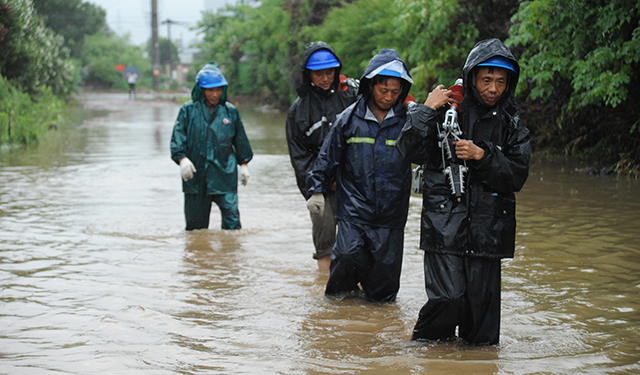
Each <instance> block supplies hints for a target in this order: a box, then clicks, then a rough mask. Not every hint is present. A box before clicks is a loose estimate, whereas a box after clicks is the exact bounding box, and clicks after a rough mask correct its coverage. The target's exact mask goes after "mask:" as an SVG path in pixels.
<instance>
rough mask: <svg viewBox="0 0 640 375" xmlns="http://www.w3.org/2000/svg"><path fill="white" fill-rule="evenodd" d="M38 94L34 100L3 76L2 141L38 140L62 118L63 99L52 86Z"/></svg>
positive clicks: (26, 142)
mask: <svg viewBox="0 0 640 375" xmlns="http://www.w3.org/2000/svg"><path fill="white" fill-rule="evenodd" d="M37 97H38V98H39V99H38V101H33V100H32V99H31V96H29V95H28V94H26V93H23V92H20V91H19V90H17V89H16V88H15V87H13V86H12V85H11V84H10V83H9V82H8V81H7V80H6V79H5V78H4V77H2V76H0V144H3V145H6V144H12V145H30V144H34V143H37V142H38V140H39V139H40V137H42V136H43V135H44V134H45V133H46V132H47V129H48V128H49V127H50V126H53V125H55V124H56V122H58V121H59V119H60V115H61V113H62V110H63V107H64V102H63V101H62V100H61V99H60V98H58V97H57V96H55V95H54V94H53V93H52V91H51V88H49V87H44V88H41V89H40V92H38V95H37Z"/></svg>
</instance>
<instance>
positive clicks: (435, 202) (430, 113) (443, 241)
mask: <svg viewBox="0 0 640 375" xmlns="http://www.w3.org/2000/svg"><path fill="white" fill-rule="evenodd" d="M519 74H520V67H519V65H518V62H517V60H516V59H515V57H514V56H513V54H512V53H511V52H510V51H509V49H508V48H507V47H506V46H505V45H504V44H503V43H502V42H501V41H500V40H498V39H489V40H484V41H481V42H479V43H477V44H476V45H475V46H474V47H473V49H472V50H471V52H470V53H469V56H468V57H467V61H466V63H465V65H464V68H463V69H462V79H463V93H464V99H463V100H462V103H460V110H461V112H460V121H459V125H460V128H461V130H462V137H461V138H462V139H461V140H459V141H456V142H453V144H454V146H455V156H456V157H457V159H458V160H461V161H463V162H464V163H466V167H467V168H468V171H467V172H466V176H465V179H464V182H465V188H464V193H463V195H462V196H461V199H460V200H458V199H457V198H456V197H455V196H454V195H453V194H452V191H451V189H450V186H449V182H448V181H447V176H446V175H445V174H443V163H444V161H443V160H442V156H441V155H442V154H441V150H440V148H439V145H438V124H442V123H443V121H444V115H445V111H446V109H447V107H448V105H447V103H448V102H450V101H451V99H450V96H451V94H452V91H451V90H446V89H445V88H444V86H443V85H439V86H438V87H436V89H435V90H433V91H432V92H431V93H430V94H429V96H428V98H427V100H426V102H425V103H424V105H417V106H415V107H414V108H413V109H412V110H411V111H410V112H409V120H408V121H407V123H406V124H405V126H404V129H403V130H402V134H401V135H400V137H399V139H398V142H397V143H396V147H397V148H398V150H399V151H400V153H402V155H404V157H405V158H406V159H407V160H408V161H411V162H412V163H416V164H422V165H424V172H423V183H422V191H423V198H422V202H423V203H422V219H421V228H420V229H421V235H420V248H421V249H422V250H424V251H425V256H424V274H425V287H426V291H427V297H428V301H427V303H426V304H425V305H424V306H423V307H422V309H421V310H420V313H419V315H418V321H417V323H416V325H415V328H414V329H413V336H412V339H413V340H420V339H424V340H449V339H454V338H455V337H456V327H458V336H459V337H460V338H462V339H464V340H465V341H466V342H467V343H469V344H474V345H495V344H498V342H499V338H500V289H501V285H500V284H501V281H500V280H501V265H500V260H501V259H502V258H512V257H513V255H514V250H515V235H516V218H515V213H516V198H515V192H517V191H520V189H522V187H523V185H524V183H525V181H526V180H527V177H528V175H529V162H530V158H531V145H530V140H529V131H528V130H527V128H526V127H525V126H524V124H522V122H521V121H520V117H519V116H518V113H519V106H518V104H517V103H516V100H515V97H514V92H515V88H516V85H517V84H518V77H519Z"/></svg>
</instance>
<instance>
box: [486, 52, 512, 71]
mask: <svg viewBox="0 0 640 375" xmlns="http://www.w3.org/2000/svg"><path fill="white" fill-rule="evenodd" d="M478 66H494V67H497V68H504V69H509V70H511V71H512V72H515V71H516V70H515V69H514V68H513V63H512V62H511V61H509V60H507V59H505V58H504V57H500V56H494V57H492V58H490V59H489V60H486V61H484V62H481V63H480V64H478Z"/></svg>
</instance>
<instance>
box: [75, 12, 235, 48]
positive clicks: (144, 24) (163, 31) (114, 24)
mask: <svg viewBox="0 0 640 375" xmlns="http://www.w3.org/2000/svg"><path fill="white" fill-rule="evenodd" d="M85 1H86V2H89V3H94V4H96V5H99V6H101V7H102V8H103V9H104V10H106V11H107V24H108V25H109V28H110V29H111V30H113V31H115V32H116V33H117V34H118V35H124V34H126V33H129V34H130V35H131V42H132V43H133V44H143V43H146V41H147V40H149V38H151V0H85ZM157 2H158V36H159V37H161V38H166V37H167V32H168V30H167V25H166V24H165V25H163V24H162V21H164V20H166V19H170V20H172V21H176V22H184V23H186V24H187V25H184V26H183V25H171V40H173V42H174V43H176V44H177V43H178V41H179V40H182V45H183V46H184V47H187V46H188V45H189V44H191V43H192V42H193V40H194V39H199V38H200V36H199V35H198V34H197V33H196V32H195V31H191V30H190V29H189V28H190V27H194V26H196V24H197V22H198V21H199V20H200V19H201V18H202V15H201V12H202V11H204V10H205V9H207V10H215V9H218V8H220V7H224V5H225V4H235V0H157Z"/></svg>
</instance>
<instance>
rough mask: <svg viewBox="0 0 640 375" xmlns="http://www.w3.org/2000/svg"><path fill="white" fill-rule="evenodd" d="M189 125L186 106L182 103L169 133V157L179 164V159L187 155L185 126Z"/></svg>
mask: <svg viewBox="0 0 640 375" xmlns="http://www.w3.org/2000/svg"><path fill="white" fill-rule="evenodd" d="M188 125H189V120H188V111H187V106H186V105H183V106H182V108H180V112H178V117H177V118H176V122H175V123H174V125H173V134H172V135H171V144H170V148H171V159H172V160H173V161H174V162H175V163H176V164H180V160H181V159H182V158H185V157H188V156H187V127H188Z"/></svg>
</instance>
